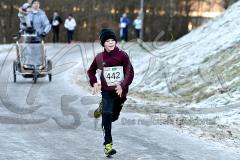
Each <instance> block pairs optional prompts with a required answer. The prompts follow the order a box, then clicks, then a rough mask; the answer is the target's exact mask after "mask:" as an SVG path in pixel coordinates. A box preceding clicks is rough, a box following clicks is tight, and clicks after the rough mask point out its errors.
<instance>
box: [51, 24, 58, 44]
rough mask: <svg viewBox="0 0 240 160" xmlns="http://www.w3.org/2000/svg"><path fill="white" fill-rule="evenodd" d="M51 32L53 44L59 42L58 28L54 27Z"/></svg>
mask: <svg viewBox="0 0 240 160" xmlns="http://www.w3.org/2000/svg"><path fill="white" fill-rule="evenodd" d="M52 32H53V39H52V41H53V43H56V42H59V27H58V28H57V27H54V28H53V29H52Z"/></svg>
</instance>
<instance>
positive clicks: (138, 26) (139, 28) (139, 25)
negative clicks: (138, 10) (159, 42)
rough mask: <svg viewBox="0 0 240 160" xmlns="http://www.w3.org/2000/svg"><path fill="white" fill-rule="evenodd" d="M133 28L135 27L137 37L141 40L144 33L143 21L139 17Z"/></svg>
mask: <svg viewBox="0 0 240 160" xmlns="http://www.w3.org/2000/svg"><path fill="white" fill-rule="evenodd" d="M133 26H134V30H135V35H136V37H137V39H139V38H140V33H141V31H142V19H141V17H140V16H139V15H138V16H137V18H136V19H135V20H134V21H133Z"/></svg>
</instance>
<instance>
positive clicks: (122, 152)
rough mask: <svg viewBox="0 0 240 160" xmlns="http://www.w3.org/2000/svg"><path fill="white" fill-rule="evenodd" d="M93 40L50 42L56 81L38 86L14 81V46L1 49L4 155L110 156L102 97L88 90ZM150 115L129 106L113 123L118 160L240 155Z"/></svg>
mask: <svg viewBox="0 0 240 160" xmlns="http://www.w3.org/2000/svg"><path fill="white" fill-rule="evenodd" d="M93 45H94V44H90V43H88V44H84V43H81V44H76V45H47V55H48V58H51V59H52V60H53V62H54V69H53V81H52V82H51V83H50V82H48V79H47V78H41V79H39V80H38V82H37V84H35V85H32V80H31V79H24V78H22V77H21V76H17V83H13V82H12V80H13V79H12V76H11V74H12V61H13V60H14V59H15V53H14V50H13V51H11V52H9V53H10V54H8V52H3V53H1V54H0V65H1V71H0V88H1V90H0V98H1V99H0V106H1V107H0V113H1V114H0V123H1V130H0V146H1V151H0V159H24V160H28V159H29V160H32V159H36V160H48V159H49V160H50V159H51V160H59V159H68V160H88V159H89V160H93V159H94V160H95V159H96V160H100V159H105V156H104V152H103V146H102V142H103V134H102V131H101V129H100V126H101V122H100V120H95V119H94V118H92V111H93V110H94V109H95V108H96V107H97V106H98V105H97V104H96V103H95V102H98V100H96V101H95V102H93V100H94V98H96V97H94V96H92V95H91V92H90V90H88V89H90V88H87V86H88V83H87V81H86V76H85V74H84V68H85V67H86V66H85V65H89V63H90V62H91V61H90V60H91V59H92V56H91V54H93V50H95V49H96V51H100V50H101V48H100V47H92V46H93ZM97 46H99V44H98V45H97ZM138 49H139V50H140V48H138ZM85 51H86V52H87V53H88V54H85ZM142 53H143V52H142ZM7 55H8V56H7ZM82 59H85V61H82ZM76 62H77V63H76ZM8 75H9V77H8ZM89 97H90V98H89ZM91 97H92V98H93V100H92V99H91ZM84 99H85V100H88V102H86V101H84ZM129 101H130V102H131V100H129ZM128 104H129V102H128ZM149 118H151V117H150V115H148V114H141V113H136V111H134V113H131V112H128V110H127V107H126V108H125V109H124V112H123V113H122V114H121V117H120V119H119V120H118V121H117V122H116V123H114V124H113V137H114V148H116V149H117V151H118V153H117V154H116V155H115V156H114V157H113V159H116V160H117V159H119V160H122V159H125V160H133V159H136V160H137V159H138V160H159V159H169V160H194V159H198V160H206V159H207V160H226V159H228V160H238V159H239V158H240V153H238V151H237V150H234V149H231V148H228V147H224V146H222V145H220V144H218V143H213V142H212V141H208V140H203V139H199V138H198V137H197V136H194V135H189V134H188V133H187V132H182V131H181V130H177V129H175V128H174V127H172V126H168V125H164V124H163V123H162V122H161V121H157V119H156V121H153V120H152V119H149ZM153 122H154V123H153Z"/></svg>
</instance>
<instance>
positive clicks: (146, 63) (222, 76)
mask: <svg viewBox="0 0 240 160" xmlns="http://www.w3.org/2000/svg"><path fill="white" fill-rule="evenodd" d="M239 16H240V2H237V3H236V4H235V5H233V6H232V7H230V8H229V9H228V10H227V11H226V12H225V13H224V14H222V15H220V16H219V17H217V18H216V19H214V20H212V21H210V22H209V23H207V24H205V25H204V26H202V27H200V28H198V29H196V30H193V31H192V32H191V33H189V34H188V35H186V36H184V37H182V38H181V39H179V40H177V41H175V42H172V43H168V44H165V45H157V44H155V43H152V44H151V43H140V46H141V47H142V48H141V49H144V50H145V52H144V51H138V49H140V48H136V47H135V48H136V49H135V48H134V47H132V49H129V51H130V52H131V53H132V57H133V58H132V61H133V64H134V65H135V68H136V77H137V80H136V81H135V85H133V86H134V87H133V88H132V89H131V94H130V95H131V96H132V100H133V102H134V103H136V104H134V103H131V105H129V106H130V107H129V108H130V109H131V110H134V111H142V112H147V113H152V114H161V115H162V114H167V115H168V119H165V120H163V122H164V123H168V124H173V125H176V126H179V127H181V128H186V129H187V130H190V132H192V133H194V134H197V135H199V136H201V137H207V138H210V139H213V140H216V141H219V142H222V143H224V144H226V145H228V146H234V147H239V146H240V130H239V128H240V123H239V121H240V115H239V114H240V112H239V111H240V108H239V104H240V103H239V102H240V90H239V89H240V88H239V84H240V78H239V75H240V70H239V68H240V56H239V52H240V43H239V42H240V29H239V26H240V19H239ZM129 46H133V45H129ZM129 46H127V47H126V48H130V47H129ZM133 48H134V49H133ZM133 50H135V51H133ZM140 100H141V102H139V101H140ZM139 103H140V104H139ZM141 103H142V104H141Z"/></svg>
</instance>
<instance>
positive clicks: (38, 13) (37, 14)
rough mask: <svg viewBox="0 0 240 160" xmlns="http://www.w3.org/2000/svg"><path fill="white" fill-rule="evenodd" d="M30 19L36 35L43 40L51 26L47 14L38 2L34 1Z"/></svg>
mask: <svg viewBox="0 0 240 160" xmlns="http://www.w3.org/2000/svg"><path fill="white" fill-rule="evenodd" d="M30 19H31V22H32V27H33V28H34V30H35V33H36V34H37V36H38V37H39V40H41V39H42V38H43V37H45V36H46V35H47V33H48V32H49V31H50V30H51V25H50V23H49V20H48V17H47V15H46V13H45V12H44V11H43V10H41V9H40V2H39V1H38V0H33V1H32V11H31V13H30Z"/></svg>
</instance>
